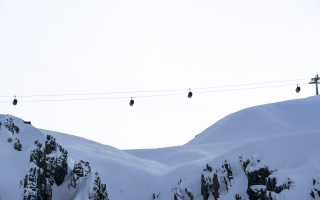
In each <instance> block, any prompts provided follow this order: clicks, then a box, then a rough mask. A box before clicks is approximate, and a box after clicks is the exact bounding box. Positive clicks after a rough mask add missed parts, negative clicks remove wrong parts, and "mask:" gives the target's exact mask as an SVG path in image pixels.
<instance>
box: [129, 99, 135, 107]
mask: <svg viewBox="0 0 320 200" xmlns="http://www.w3.org/2000/svg"><path fill="white" fill-rule="evenodd" d="M129 104H130V106H133V104H134V101H133V99H132V97H131V100H130V103H129Z"/></svg>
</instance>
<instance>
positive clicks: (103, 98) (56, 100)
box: [0, 83, 307, 103]
mask: <svg viewBox="0 0 320 200" xmlns="http://www.w3.org/2000/svg"><path fill="white" fill-rule="evenodd" d="M304 84H307V83H299V85H304ZM285 86H292V84H286V85H274V86H261V87H251V88H238V89H226V90H214V91H200V92H197V94H199V93H213V92H229V91H240V90H252V89H263V88H274V87H285ZM185 94H186V93H185V92H184V93H173V94H158V95H146V96H132V97H131V98H147V97H161V96H176V95H185ZM128 98H130V97H128V96H126V97H97V98H90V99H51V100H50V99H47V100H45V99H44V100H31V101H20V102H24V103H30V102H59V101H90V100H107V99H128ZM7 102H11V101H2V102H0V103H7Z"/></svg>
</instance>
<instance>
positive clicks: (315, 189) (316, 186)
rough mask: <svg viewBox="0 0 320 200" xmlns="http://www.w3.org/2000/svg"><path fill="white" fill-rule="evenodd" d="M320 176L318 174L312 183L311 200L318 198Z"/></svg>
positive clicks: (319, 195) (319, 193)
mask: <svg viewBox="0 0 320 200" xmlns="http://www.w3.org/2000/svg"><path fill="white" fill-rule="evenodd" d="M319 180H320V174H318V175H317V176H316V177H315V178H314V179H313V180H312V181H313V187H312V189H311V192H310V195H311V197H312V198H314V199H315V198H316V197H320V181H319Z"/></svg>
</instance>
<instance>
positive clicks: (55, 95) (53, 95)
mask: <svg viewBox="0 0 320 200" xmlns="http://www.w3.org/2000/svg"><path fill="white" fill-rule="evenodd" d="M306 79H310V78H304V79H293V80H284V81H271V82H262V83H248V84H239V85H225V86H214V87H203V88H192V90H193V91H194V90H205V89H214V88H223V87H239V86H248V85H259V84H270V83H281V82H289V81H299V80H306ZM185 90H186V89H174V90H154V91H133V92H107V93H83V94H52V95H50V94H49V95H27V96H19V97H24V98H30V97H58V96H84V95H108V94H133V93H152V92H175V91H185ZM198 93H199V92H198ZM4 97H12V96H0V98H4ZM0 103H1V102H0Z"/></svg>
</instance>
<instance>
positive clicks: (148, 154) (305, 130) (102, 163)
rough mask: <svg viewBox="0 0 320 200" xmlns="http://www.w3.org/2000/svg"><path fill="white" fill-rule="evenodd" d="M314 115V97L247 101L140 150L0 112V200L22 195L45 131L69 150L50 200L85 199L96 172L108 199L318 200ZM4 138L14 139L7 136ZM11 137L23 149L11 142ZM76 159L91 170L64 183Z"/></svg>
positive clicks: (318, 108)
mask: <svg viewBox="0 0 320 200" xmlns="http://www.w3.org/2000/svg"><path fill="white" fill-rule="evenodd" d="M319 114H320V97H319V96H315V97H309V98H306V99H298V100H290V101H285V102H279V103H273V104H267V105H261V106H256V107H251V108H247V109H244V110H241V111H238V112H235V113H232V114H230V115H228V116H226V117H224V118H223V119H221V120H220V121H218V122H217V123H215V124H213V125H212V126H211V127H209V128H207V129H206V130H204V131H203V132H202V133H200V134H198V135H197V136H196V137H195V138H194V139H192V140H191V141H189V142H188V143H187V144H185V145H182V146H174V147H167V148H160V149H140V150H119V149H117V148H114V147H111V146H108V145H103V144H100V143H97V142H94V141H90V140H87V139H83V138H80V137H76V136H72V135H68V134H63V133H58V132H53V131H48V130H42V129H37V128H35V127H33V126H32V125H29V124H24V123H23V120H22V119H19V118H17V117H14V116H10V115H0V122H1V124H2V125H1V130H0V199H1V200H11V199H13V200H15V199H17V200H22V199H23V198H24V197H23V195H24V191H25V188H24V186H23V184H22V185H21V184H20V181H22V182H23V180H24V177H25V175H26V173H27V169H28V166H29V165H30V153H31V151H32V150H33V149H35V148H36V145H35V143H34V142H35V140H38V141H39V142H40V143H44V142H45V140H46V137H47V135H51V136H53V137H54V138H56V142H57V143H58V144H59V145H61V146H62V147H63V148H64V149H66V150H67V151H68V173H67V175H66V177H65V179H64V181H63V183H62V184H61V185H60V186H57V185H56V184H53V186H52V199H53V200H70V199H71V200H73V199H75V200H85V199H88V194H89V192H92V190H93V185H94V180H95V174H94V173H95V172H98V173H99V176H100V178H101V182H102V183H104V184H106V190H107V193H108V198H109V199H110V200H151V199H163V200H175V199H177V200H178V199H186V200H189V199H198V200H202V199H210V200H212V199H215V197H214V195H215V194H217V193H218V196H219V197H218V199H219V200H233V199H236V195H237V196H238V198H239V199H241V198H242V199H247V200H249V199H250V200H253V199H255V198H254V197H250V196H249V195H248V188H249V187H250V188H251V191H256V193H257V194H258V195H261V194H259V192H260V191H261V188H262V189H263V190H267V196H268V198H269V197H272V199H273V200H281V199H283V200H295V199H296V200H308V199H309V200H311V199H314V198H315V199H320V197H319V196H318V193H317V191H318V190H320V187H319V181H320V145H319V143H320V118H319ZM10 118H12V119H13V122H14V125H15V126H17V127H19V133H15V134H12V132H10V131H9V130H8V128H6V127H5V125H4V124H5V123H6V122H7V119H8V120H9V119H10ZM8 138H12V139H13V141H12V142H8ZM16 138H17V139H19V141H20V143H21V145H22V151H17V150H15V149H14V148H13V146H14V141H15V139H16ZM80 160H83V161H85V162H88V163H90V166H91V172H90V173H89V174H88V175H87V176H86V177H83V178H81V180H80V184H78V185H77V187H76V188H75V189H69V188H68V184H69V183H70V181H71V176H72V175H71V172H72V170H73V165H74V163H75V162H79V161H80ZM226 163H227V164H228V167H226V165H225V164H226ZM207 166H209V168H208V167H207ZM223 166H225V167H223ZM210 167H211V168H212V171H210ZM226 168H229V169H230V170H231V171H232V175H230V173H229V172H228V173H227V172H226V170H225V169H226ZM259 169H267V170H268V171H269V172H270V174H267V177H268V178H269V179H270V180H272V179H274V180H276V184H275V187H277V188H281V187H282V186H283V187H282V189H281V191H279V190H277V189H270V187H269V189H268V186H267V185H266V184H265V183H263V182H266V181H263V180H262V181H261V180H260V181H259V180H258V179H259V178H260V177H263V176H261V173H260V174H259V173H257V177H254V178H252V177H250V175H252V174H254V173H253V172H254V171H259ZM214 174H216V175H217V177H218V182H219V188H217V187H216V186H214V187H215V189H213V190H215V191H217V193H215V192H214V191H213V190H210V189H209V190H210V191H209V192H207V193H208V196H207V197H203V196H205V195H204V193H205V192H206V189H205V188H204V187H205V186H204V184H207V186H208V184H209V185H210V183H212V181H211V182H210V180H209V181H208V179H206V180H207V182H203V177H205V178H206V177H211V179H212V180H213V179H214ZM264 178H265V177H264ZM252 181H253V182H254V184H252ZM211 186H212V185H211ZM208 188H209V187H207V191H208ZM283 188H284V189H283ZM211 189H212V188H211ZM312 191H314V198H313V197H312V195H311V192H312ZM187 192H188V193H189V194H188V193H187ZM214 193H215V194H214ZM190 194H191V195H190ZM216 198H217V197H216ZM259 199H260V198H259ZM269 199H270V198H269Z"/></svg>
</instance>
